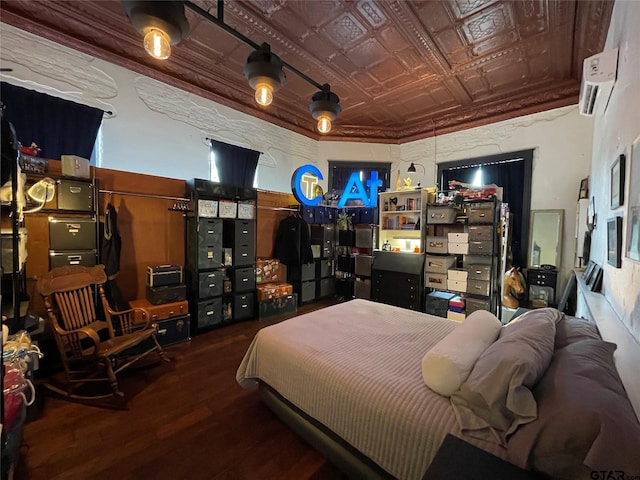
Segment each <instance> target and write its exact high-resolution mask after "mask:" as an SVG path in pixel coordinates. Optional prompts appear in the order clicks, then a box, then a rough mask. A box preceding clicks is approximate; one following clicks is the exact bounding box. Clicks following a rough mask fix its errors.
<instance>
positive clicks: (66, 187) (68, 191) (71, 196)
mask: <svg viewBox="0 0 640 480" xmlns="http://www.w3.org/2000/svg"><path fill="white" fill-rule="evenodd" d="M57 183H58V191H57V193H56V197H57V198H58V209H59V210H78V211H82V212H90V211H92V210H93V185H92V184H91V183H89V182H82V181H76V180H58V182H57Z"/></svg>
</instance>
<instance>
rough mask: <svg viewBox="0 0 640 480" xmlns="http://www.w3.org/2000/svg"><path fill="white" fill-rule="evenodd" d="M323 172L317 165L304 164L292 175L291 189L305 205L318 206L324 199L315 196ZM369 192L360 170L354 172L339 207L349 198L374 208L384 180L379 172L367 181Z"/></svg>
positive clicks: (373, 173) (374, 172)
mask: <svg viewBox="0 0 640 480" xmlns="http://www.w3.org/2000/svg"><path fill="white" fill-rule="evenodd" d="M323 178H324V177H323V176H322V172H320V170H319V169H318V167H316V166H315V165H303V166H301V167H298V168H297V169H296V171H295V172H293V176H292V177H291V191H292V192H293V196H294V197H296V200H297V201H298V202H300V203H302V204H303V205H308V206H311V207H313V206H316V205H318V204H319V203H320V202H321V201H322V197H321V196H320V195H318V196H314V191H315V187H316V185H317V184H318V180H322V179H323ZM365 183H366V185H367V187H369V192H368V193H367V189H366V188H365V186H364V185H363V183H362V180H360V175H359V174H358V172H353V173H352V174H351V176H350V177H349V180H347V184H346V185H345V187H344V193H343V194H342V196H341V197H340V200H339V201H338V208H343V207H344V206H345V205H346V204H347V200H360V201H361V202H362V203H363V205H364V206H365V207H371V208H374V207H375V206H376V205H377V203H378V187H381V186H382V180H380V179H379V178H378V172H376V171H373V172H371V176H370V177H369V179H368V180H367V181H366V182H365Z"/></svg>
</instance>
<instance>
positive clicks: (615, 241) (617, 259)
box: [607, 217, 622, 268]
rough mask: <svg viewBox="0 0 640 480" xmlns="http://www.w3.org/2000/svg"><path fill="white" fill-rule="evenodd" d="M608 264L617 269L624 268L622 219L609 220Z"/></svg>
mask: <svg viewBox="0 0 640 480" xmlns="http://www.w3.org/2000/svg"><path fill="white" fill-rule="evenodd" d="M607 262H608V263H609V265H613V266H614V267H616V268H620V267H621V266H622V217H614V218H610V219H609V220H607Z"/></svg>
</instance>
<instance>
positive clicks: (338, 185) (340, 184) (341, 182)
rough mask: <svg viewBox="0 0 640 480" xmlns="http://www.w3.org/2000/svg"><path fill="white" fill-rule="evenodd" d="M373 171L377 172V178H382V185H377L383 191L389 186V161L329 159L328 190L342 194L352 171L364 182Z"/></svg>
mask: <svg viewBox="0 0 640 480" xmlns="http://www.w3.org/2000/svg"><path fill="white" fill-rule="evenodd" d="M373 171H376V172H378V178H379V179H380V180H382V185H381V186H380V187H379V189H378V191H380V192H384V191H385V190H386V189H387V188H389V178H390V175H391V163H387V162H346V161H336V160H329V178H328V181H327V185H328V188H329V192H334V193H337V194H342V192H343V190H344V187H345V185H346V184H347V181H348V180H349V177H350V176H351V174H352V173H353V172H358V174H359V176H360V180H362V181H363V182H365V181H366V179H368V178H369V176H370V175H371V172H373ZM365 187H366V184H365Z"/></svg>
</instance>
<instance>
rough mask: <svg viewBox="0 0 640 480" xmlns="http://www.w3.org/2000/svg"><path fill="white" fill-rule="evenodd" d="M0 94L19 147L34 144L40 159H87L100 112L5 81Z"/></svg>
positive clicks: (94, 137) (94, 138)
mask: <svg viewBox="0 0 640 480" xmlns="http://www.w3.org/2000/svg"><path fill="white" fill-rule="evenodd" d="M0 95H1V97H0V98H1V99H2V103H3V104H4V105H5V106H6V109H7V112H8V113H9V115H10V118H11V123H13V126H14V127H15V130H16V135H17V137H18V141H19V142H20V143H21V144H22V145H23V146H27V147H28V146H30V145H31V143H32V142H35V143H36V144H38V147H40V148H41V149H42V151H41V152H40V156H41V157H43V158H48V159H53V160H60V156H61V155H78V156H80V157H83V158H87V159H89V158H91V152H92V151H93V145H94V144H95V142H96V136H97V135H98V130H99V129H100V124H101V123H102V116H103V113H104V112H103V111H102V110H100V109H98V108H93V107H89V106H87V105H81V104H79V103H75V102H71V101H69V100H63V99H61V98H57V97H52V96H51V95H47V94H45V93H39V92H36V91H34V90H29V89H26V88H22V87H17V86H15V85H11V84H9V83H6V82H1V83H0Z"/></svg>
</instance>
